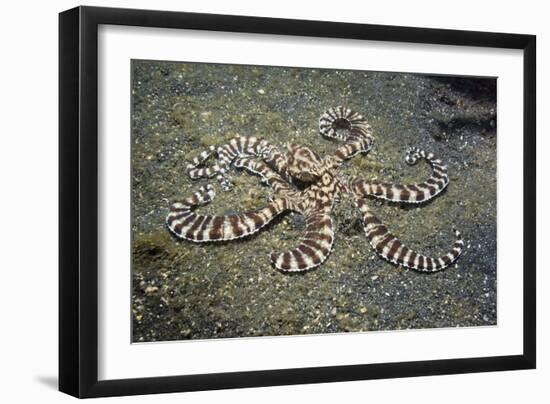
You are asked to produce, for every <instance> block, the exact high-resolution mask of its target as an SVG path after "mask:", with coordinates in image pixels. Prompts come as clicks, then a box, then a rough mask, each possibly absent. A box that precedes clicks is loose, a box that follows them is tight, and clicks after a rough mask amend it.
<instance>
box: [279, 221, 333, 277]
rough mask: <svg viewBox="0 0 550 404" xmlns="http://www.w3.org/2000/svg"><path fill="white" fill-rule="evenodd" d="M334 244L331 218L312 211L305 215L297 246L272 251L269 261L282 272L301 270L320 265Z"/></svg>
mask: <svg viewBox="0 0 550 404" xmlns="http://www.w3.org/2000/svg"><path fill="white" fill-rule="evenodd" d="M333 244H334V230H333V227H332V219H331V218H330V216H329V215H328V214H327V213H324V212H314V213H311V214H309V215H308V216H307V217H306V229H305V233H304V235H303V237H302V239H301V240H300V243H299V244H298V247H296V248H294V249H293V250H291V251H287V252H284V253H272V254H271V257H270V258H271V262H272V263H273V265H275V267H276V268H277V269H279V270H280V271H282V272H302V271H307V270H308V269H312V268H315V267H316V266H319V265H321V264H322V263H323V262H324V261H325V260H326V259H327V258H328V256H329V255H330V252H331V251H332V245H333Z"/></svg>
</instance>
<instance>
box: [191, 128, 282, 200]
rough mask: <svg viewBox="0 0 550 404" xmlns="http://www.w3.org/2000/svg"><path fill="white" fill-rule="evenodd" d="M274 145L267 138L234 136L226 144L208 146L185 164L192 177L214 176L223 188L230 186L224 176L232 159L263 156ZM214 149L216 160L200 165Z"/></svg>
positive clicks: (269, 152) (269, 151) (268, 152)
mask: <svg viewBox="0 0 550 404" xmlns="http://www.w3.org/2000/svg"><path fill="white" fill-rule="evenodd" d="M274 149H275V146H274V145H272V144H270V143H269V142H268V141H267V140H263V139H259V138H256V137H241V136H235V137H234V138H233V139H231V140H230V141H229V142H228V143H227V144H225V145H223V146H219V147H218V148H217V149H216V148H215V147H214V146H210V147H209V148H208V149H207V150H205V151H203V152H202V153H200V154H199V155H198V156H197V157H195V158H194V159H193V160H192V161H191V162H190V163H189V164H188V165H187V173H188V174H189V176H190V177H191V178H192V179H198V178H212V177H214V176H216V178H217V179H218V181H220V183H221V185H222V188H223V189H226V190H227V189H229V188H231V182H230V181H229V179H228V178H227V177H226V175H227V171H228V169H229V167H230V166H231V164H232V163H233V161H234V160H235V159H236V158H239V157H264V156H267V155H269V154H271V152H272V150H274ZM214 150H216V153H217V156H218V161H217V162H216V163H215V164H214V165H212V166H210V167H200V165H202V164H203V163H204V162H205V161H206V160H207V159H208V157H210V155H211V154H212V153H213V152H214Z"/></svg>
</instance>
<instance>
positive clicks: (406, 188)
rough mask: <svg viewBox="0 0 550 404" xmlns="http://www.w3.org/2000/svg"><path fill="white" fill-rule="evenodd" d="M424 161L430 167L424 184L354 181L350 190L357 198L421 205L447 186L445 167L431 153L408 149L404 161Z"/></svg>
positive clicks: (412, 162)
mask: <svg viewBox="0 0 550 404" xmlns="http://www.w3.org/2000/svg"><path fill="white" fill-rule="evenodd" d="M421 158H422V159H424V160H426V161H427V162H428V163H429V164H430V165H431V167H432V174H431V176H430V178H428V179H427V180H426V181H424V182H420V183H417V184H409V185H400V184H386V183H382V182H369V181H365V180H355V181H352V182H351V187H350V188H351V189H352V191H353V193H354V194H355V195H356V196H357V197H362V196H367V195H369V196H374V197H376V198H380V199H386V200H388V201H392V202H408V203H422V202H426V201H428V200H430V199H432V198H433V197H434V196H436V195H438V194H439V193H441V191H443V190H444V189H445V187H446V186H447V185H448V184H449V176H448V174H447V166H445V165H444V164H443V163H442V161H441V160H439V159H438V158H436V157H435V156H434V155H433V153H426V152H425V151H424V150H421V149H418V148H416V147H409V148H408V149H407V153H406V156H405V161H406V162H407V163H408V164H410V165H413V164H416V162H417V161H418V160H419V159H421Z"/></svg>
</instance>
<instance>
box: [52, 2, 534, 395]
mask: <svg viewBox="0 0 550 404" xmlns="http://www.w3.org/2000/svg"><path fill="white" fill-rule="evenodd" d="M100 24H113V25H125V26H140V27H158V28H181V29H194V30H209V31H226V32H242V33H260V34H278V35H293V36H309V37H322V38H344V39H361V40H371V41H390V42H405V43H422V44H439V45H463V46H476V47H490V48H509V49H520V50H523V61H524V65H523V66H524V77H523V80H524V89H523V114H524V115H523V119H524V122H523V142H524V145H523V146H524V155H523V170H524V171H523V173H524V188H523V201H524V206H523V223H524V228H523V251H524V261H523V353H522V354H521V355H513V356H495V357H483V358H467V359H445V360H429V361H416V362H400V363H380V364H364V365H350V366H332V367H314V368H296V369H281V370H263V371H251V372H235V373H218V374H202V375H201V374H191V375H181V376H170V377H150V378H139V379H123V380H107V381H98V376H97V374H98V322H97V318H98V269H97V266H98V138H97V133H98V63H97V62H98V26H99V25H100ZM535 73H536V37H535V36H533V35H519V34H503V33H489V32H472V31H457V30H442V29H424V28H409V27H395V26H381V25H366V24H350V23H339V22H322V21H302V20H288V19H276V18H259V17H244V16H228V15H213V14H196V13H183V12H166V11H148V10H130V9H111V8H96V7H77V8H73V9H71V10H67V11H64V12H62V13H60V15H59V100H60V101H59V156H60V157H59V170H60V171H59V217H60V221H59V234H60V236H59V389H60V390H61V391H63V392H65V393H68V394H70V395H73V396H76V397H81V398H84V397H103V396H120V395H133V394H149V393H166V392H183V391H196V390H210V389H226V388H242V387H259V386H274V385H290V384H300V383H324V382H336V381H351V380H362V379H381V378H396V377H411V376H426V375H441V374H458V373H469V372H488V371H501V370H513V369H533V368H535V366H536V323H535V321H536V320H535V317H536V263H535V257H536V235H535V233H536V221H535V220H536V217H535V211H536V209H535V204H536V202H535V195H536V185H535V184H536V171H535V165H536V161H535V147H536V140H535V120H536V112H535V111H536V108H535V104H536V81H535V80H536V75H535Z"/></svg>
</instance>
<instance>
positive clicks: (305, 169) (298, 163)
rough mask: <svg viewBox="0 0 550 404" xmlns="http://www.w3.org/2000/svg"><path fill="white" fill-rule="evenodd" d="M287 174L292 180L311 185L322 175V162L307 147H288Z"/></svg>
mask: <svg viewBox="0 0 550 404" xmlns="http://www.w3.org/2000/svg"><path fill="white" fill-rule="evenodd" d="M288 173H289V174H290V176H291V177H292V178H294V179H297V180H298V181H301V182H304V183H311V182H314V181H316V180H317V179H319V177H321V175H322V174H323V160H322V159H321V157H319V155H318V154H317V153H315V152H314V151H313V150H311V149H310V148H308V147H305V146H300V145H297V144H294V143H291V144H289V145H288Z"/></svg>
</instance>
